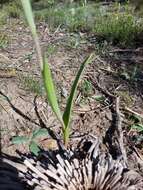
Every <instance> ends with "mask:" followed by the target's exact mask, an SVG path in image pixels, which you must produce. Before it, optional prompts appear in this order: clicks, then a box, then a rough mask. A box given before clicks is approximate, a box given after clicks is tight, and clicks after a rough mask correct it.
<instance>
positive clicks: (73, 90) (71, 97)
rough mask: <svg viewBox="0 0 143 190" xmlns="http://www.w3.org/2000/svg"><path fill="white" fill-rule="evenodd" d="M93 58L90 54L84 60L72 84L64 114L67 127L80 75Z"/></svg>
mask: <svg viewBox="0 0 143 190" xmlns="http://www.w3.org/2000/svg"><path fill="white" fill-rule="evenodd" d="M91 58H92V54H91V55H90V56H88V57H87V58H86V59H85V60H84V62H83V63H82V64H81V66H80V69H79V71H78V73H77V75H76V78H75V80H74V83H73V85H72V88H71V92H70V95H69V98H68V100H67V104H66V108H65V111H64V114H63V121H64V124H65V127H66V128H67V127H68V126H69V122H70V117H71V110H72V105H73V101H74V97H75V93H76V89H77V86H78V83H79V80H80V77H81V75H82V73H83V71H84V68H85V66H86V65H87V64H88V63H90V62H91Z"/></svg>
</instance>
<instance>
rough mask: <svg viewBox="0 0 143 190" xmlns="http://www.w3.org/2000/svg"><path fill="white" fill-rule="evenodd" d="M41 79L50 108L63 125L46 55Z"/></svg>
mask: <svg viewBox="0 0 143 190" xmlns="http://www.w3.org/2000/svg"><path fill="white" fill-rule="evenodd" d="M43 79H44V86H45V90H46V94H47V98H48V101H49V103H50V106H51V107H52V110H53V112H54V113H55V114H56V116H57V118H58V120H59V121H60V122H61V123H62V126H64V123H63V118H62V114H61V111H60V108H59V105H58V102H57V97H56V92H55V87H54V83H53V80H52V74H51V71H50V67H49V64H48V61H47V58H46V56H44V66H43Z"/></svg>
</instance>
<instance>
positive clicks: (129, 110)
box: [124, 107, 143, 119]
mask: <svg viewBox="0 0 143 190" xmlns="http://www.w3.org/2000/svg"><path fill="white" fill-rule="evenodd" d="M124 109H125V111H128V112H130V113H132V114H134V115H137V116H138V117H140V118H142V119H143V115H142V114H140V113H137V112H135V111H133V110H132V109H130V108H128V107H125V108H124Z"/></svg>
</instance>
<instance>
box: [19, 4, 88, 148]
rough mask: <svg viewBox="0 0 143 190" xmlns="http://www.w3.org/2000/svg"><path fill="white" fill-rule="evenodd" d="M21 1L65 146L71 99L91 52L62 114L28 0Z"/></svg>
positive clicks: (80, 70)
mask: <svg viewBox="0 0 143 190" xmlns="http://www.w3.org/2000/svg"><path fill="white" fill-rule="evenodd" d="M21 2H22V6H23V9H24V12H25V16H26V19H27V21H28V24H29V27H30V30H31V32H32V36H33V39H34V42H35V46H36V50H37V56H38V59H39V66H40V68H41V73H42V77H43V80H44V86H45V90H46V94H47V99H48V102H49V104H50V106H51V108H52V110H53V112H54V113H55V115H56V117H57V119H58V120H59V121H60V123H61V125H62V131H63V140H64V143H65V146H67V144H68V141H69V133H70V130H69V127H70V120H71V111H72V106H73V101H74V98H75V94H76V89H77V86H78V83H79V80H80V78H81V75H82V73H83V71H84V68H85V66H86V65H87V64H88V63H90V62H91V58H92V54H91V55H89V56H88V57H87V58H86V59H85V60H84V61H83V63H82V64H81V66H80V68H79V71H78V73H77V75H76V78H75V80H74V83H73V85H72V88H71V92H70V95H69V97H68V100H67V104H66V108H65V110H64V113H63V114H62V112H61V110H60V108H59V105H58V101H57V96H56V91H55V86H54V83H53V79H52V74H51V70H50V66H49V64H48V60H47V58H46V54H45V53H43V54H42V51H41V48H40V44H39V40H38V35H37V32H36V26H35V23H34V18H33V13H32V8H31V4H30V0H21Z"/></svg>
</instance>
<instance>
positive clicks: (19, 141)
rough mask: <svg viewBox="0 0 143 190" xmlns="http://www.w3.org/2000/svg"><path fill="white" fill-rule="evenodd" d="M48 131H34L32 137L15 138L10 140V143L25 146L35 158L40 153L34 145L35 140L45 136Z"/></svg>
mask: <svg viewBox="0 0 143 190" xmlns="http://www.w3.org/2000/svg"><path fill="white" fill-rule="evenodd" d="M47 135H48V130H47V129H44V128H43V129H42V128H41V129H36V130H34V131H33V132H32V135H31V136H29V137H26V136H16V137H13V138H12V143H13V144H16V145H19V144H27V145H28V147H29V150H30V151H31V152H32V153H33V154H34V155H36V156H38V153H39V151H40V148H39V146H38V145H37V143H36V139H37V138H39V137H43V136H47Z"/></svg>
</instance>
